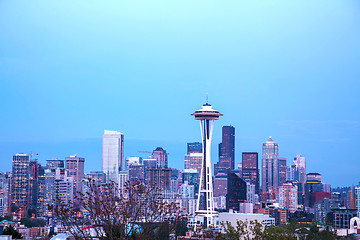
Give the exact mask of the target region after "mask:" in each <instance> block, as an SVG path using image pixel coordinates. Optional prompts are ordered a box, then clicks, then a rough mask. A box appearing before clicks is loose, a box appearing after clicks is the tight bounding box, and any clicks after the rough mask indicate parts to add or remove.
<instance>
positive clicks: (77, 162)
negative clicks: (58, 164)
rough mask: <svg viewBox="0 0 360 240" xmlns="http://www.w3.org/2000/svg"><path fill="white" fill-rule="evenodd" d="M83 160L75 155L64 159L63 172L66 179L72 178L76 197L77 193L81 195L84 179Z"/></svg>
mask: <svg viewBox="0 0 360 240" xmlns="http://www.w3.org/2000/svg"><path fill="white" fill-rule="evenodd" d="M84 163H85V158H81V157H78V156H76V154H75V155H73V156H70V157H66V158H65V171H66V173H67V176H68V177H72V178H73V184H74V191H73V193H74V194H75V195H76V194H77V193H78V192H81V193H82V186H83V184H82V182H81V181H82V180H83V179H84V177H85V174H84Z"/></svg>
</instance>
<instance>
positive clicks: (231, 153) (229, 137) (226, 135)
mask: <svg viewBox="0 0 360 240" xmlns="http://www.w3.org/2000/svg"><path fill="white" fill-rule="evenodd" d="M220 158H229V159H230V169H231V170H234V169H235V128H234V127H233V126H223V127H222V142H221V143H220V144H219V161H220Z"/></svg>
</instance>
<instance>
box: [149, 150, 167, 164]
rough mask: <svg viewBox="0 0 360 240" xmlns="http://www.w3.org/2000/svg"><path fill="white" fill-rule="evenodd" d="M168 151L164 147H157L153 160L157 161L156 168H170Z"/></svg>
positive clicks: (152, 156)
mask: <svg viewBox="0 0 360 240" xmlns="http://www.w3.org/2000/svg"><path fill="white" fill-rule="evenodd" d="M167 155H168V154H167V153H166V151H165V150H164V149H163V148H162V147H157V148H156V149H155V150H154V151H153V153H152V155H151V158H153V159H156V167H157V168H168V157H167Z"/></svg>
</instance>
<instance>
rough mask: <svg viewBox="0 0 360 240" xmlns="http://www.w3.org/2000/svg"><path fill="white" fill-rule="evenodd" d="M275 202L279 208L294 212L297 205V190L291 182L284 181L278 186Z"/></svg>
mask: <svg viewBox="0 0 360 240" xmlns="http://www.w3.org/2000/svg"><path fill="white" fill-rule="evenodd" d="M276 198H277V202H278V203H279V205H280V207H281V208H286V209H288V210H289V212H290V213H294V212H295V211H296V210H297V206H298V190H297V187H296V186H295V185H292V184H291V183H284V184H282V185H280V186H279V191H278V192H277V196H276Z"/></svg>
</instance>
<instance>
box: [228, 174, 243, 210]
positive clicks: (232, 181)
mask: <svg viewBox="0 0 360 240" xmlns="http://www.w3.org/2000/svg"><path fill="white" fill-rule="evenodd" d="M246 192H247V190H246V182H245V181H244V180H242V179H241V178H240V177H239V176H238V175H236V174H235V173H233V172H231V171H229V172H228V181H227V195H226V210H229V209H233V210H235V211H239V206H240V203H242V202H245V201H246V197H247V194H246Z"/></svg>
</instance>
